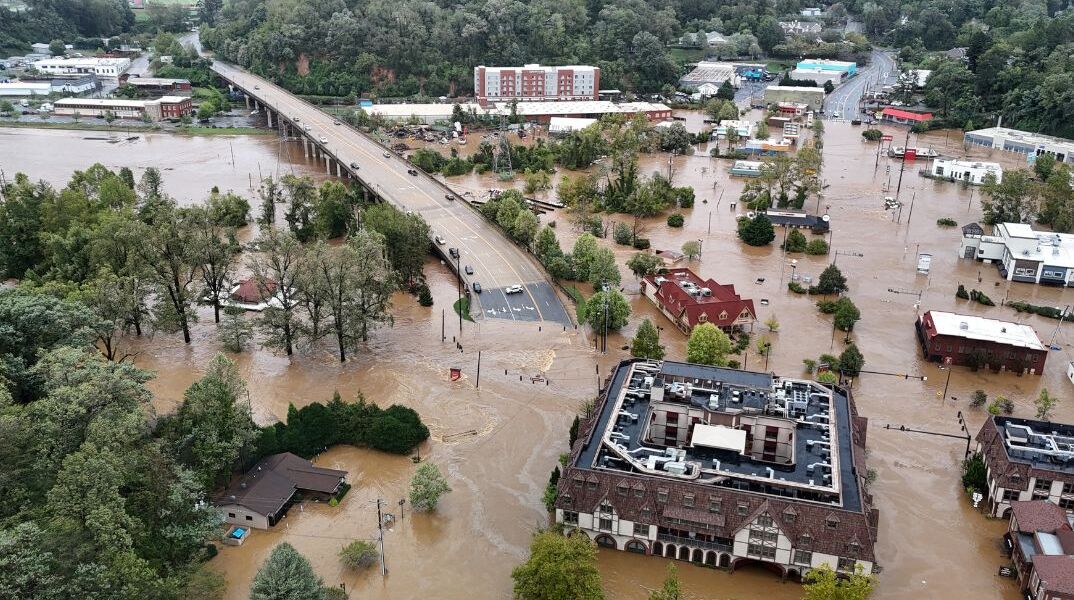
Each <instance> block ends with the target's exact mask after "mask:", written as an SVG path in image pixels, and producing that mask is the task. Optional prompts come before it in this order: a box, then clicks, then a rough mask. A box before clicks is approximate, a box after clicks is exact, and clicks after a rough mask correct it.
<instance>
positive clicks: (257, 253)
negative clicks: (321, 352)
mask: <svg viewBox="0 0 1074 600" xmlns="http://www.w3.org/2000/svg"><path fill="white" fill-rule="evenodd" d="M251 249H252V250H253V252H251V253H250V255H249V256H248V258H247V267H248V268H249V269H250V272H251V274H252V275H253V279H254V282H255V284H256V285H257V290H258V293H259V295H260V297H261V298H263V299H266V300H268V302H267V304H268V306H267V307H266V308H265V310H264V311H262V313H261V316H260V317H259V318H258V320H257V324H258V327H259V328H260V329H261V331H262V332H263V333H264V335H265V340H264V345H265V346H266V347H268V348H272V349H275V350H283V351H284V352H285V353H286V354H287V356H291V355H292V354H293V352H294V347H295V341H296V340H297V339H299V338H300V337H301V336H302V335H303V334H304V333H305V332H306V325H305V323H303V322H302V321H301V320H300V319H299V315H298V308H299V306H300V305H301V303H302V289H301V288H302V286H303V284H304V283H305V282H307V281H309V279H307V278H306V277H305V275H308V273H307V272H306V267H305V263H304V256H305V254H304V252H303V250H302V245H301V244H300V243H299V241H298V238H296V237H295V235H294V234H292V233H291V232H289V231H281V230H278V229H276V228H274V227H268V228H266V229H265V232H264V233H262V235H261V237H259V238H257V239H256V240H255V241H254V242H253V244H252V245H251Z"/></svg>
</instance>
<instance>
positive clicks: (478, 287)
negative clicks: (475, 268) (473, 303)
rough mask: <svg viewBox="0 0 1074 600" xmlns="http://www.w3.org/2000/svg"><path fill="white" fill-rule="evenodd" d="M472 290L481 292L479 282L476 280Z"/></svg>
mask: <svg viewBox="0 0 1074 600" xmlns="http://www.w3.org/2000/svg"><path fill="white" fill-rule="evenodd" d="M474 292H476V293H478V294H480V293H481V284H480V283H478V282H476V281H475V282H474Z"/></svg>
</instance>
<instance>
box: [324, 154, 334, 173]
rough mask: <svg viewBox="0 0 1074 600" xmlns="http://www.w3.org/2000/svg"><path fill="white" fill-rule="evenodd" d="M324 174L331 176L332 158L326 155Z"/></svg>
mask: <svg viewBox="0 0 1074 600" xmlns="http://www.w3.org/2000/svg"><path fill="white" fill-rule="evenodd" d="M324 174H325V175H328V176H329V177H331V175H332V157H331V156H328V155H327V154H325V155H324Z"/></svg>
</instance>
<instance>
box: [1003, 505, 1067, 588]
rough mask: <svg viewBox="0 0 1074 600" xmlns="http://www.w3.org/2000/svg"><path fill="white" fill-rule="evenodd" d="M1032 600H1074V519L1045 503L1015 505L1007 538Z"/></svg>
mask: <svg viewBox="0 0 1074 600" xmlns="http://www.w3.org/2000/svg"><path fill="white" fill-rule="evenodd" d="M1005 538H1006V541H1007V548H1008V549H1009V550H1010V553H1011V562H1013V563H1014V568H1015V572H1016V576H1017V578H1018V584H1019V587H1020V588H1021V590H1022V593H1023V594H1025V597H1026V598H1030V599H1031V600H1074V516H1072V515H1070V514H1069V513H1066V512H1065V511H1063V509H1061V508H1059V507H1058V506H1056V505H1054V504H1052V503H1051V502H1047V501H1045V500H1031V501H1027V502H1013V503H1012V505H1011V521H1010V525H1009V526H1008V527H1007V533H1006V535H1005Z"/></svg>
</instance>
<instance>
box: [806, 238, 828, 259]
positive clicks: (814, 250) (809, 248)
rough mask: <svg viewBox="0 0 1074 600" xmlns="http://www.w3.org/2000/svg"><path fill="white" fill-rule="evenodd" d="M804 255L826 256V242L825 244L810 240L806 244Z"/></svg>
mask: <svg viewBox="0 0 1074 600" xmlns="http://www.w3.org/2000/svg"><path fill="white" fill-rule="evenodd" d="M805 253H806V254H812V255H813V256H818V255H821V254H827V253H828V242H825V241H824V240H822V239H816V240H811V241H810V242H809V243H808V244H806V247H805Z"/></svg>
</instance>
